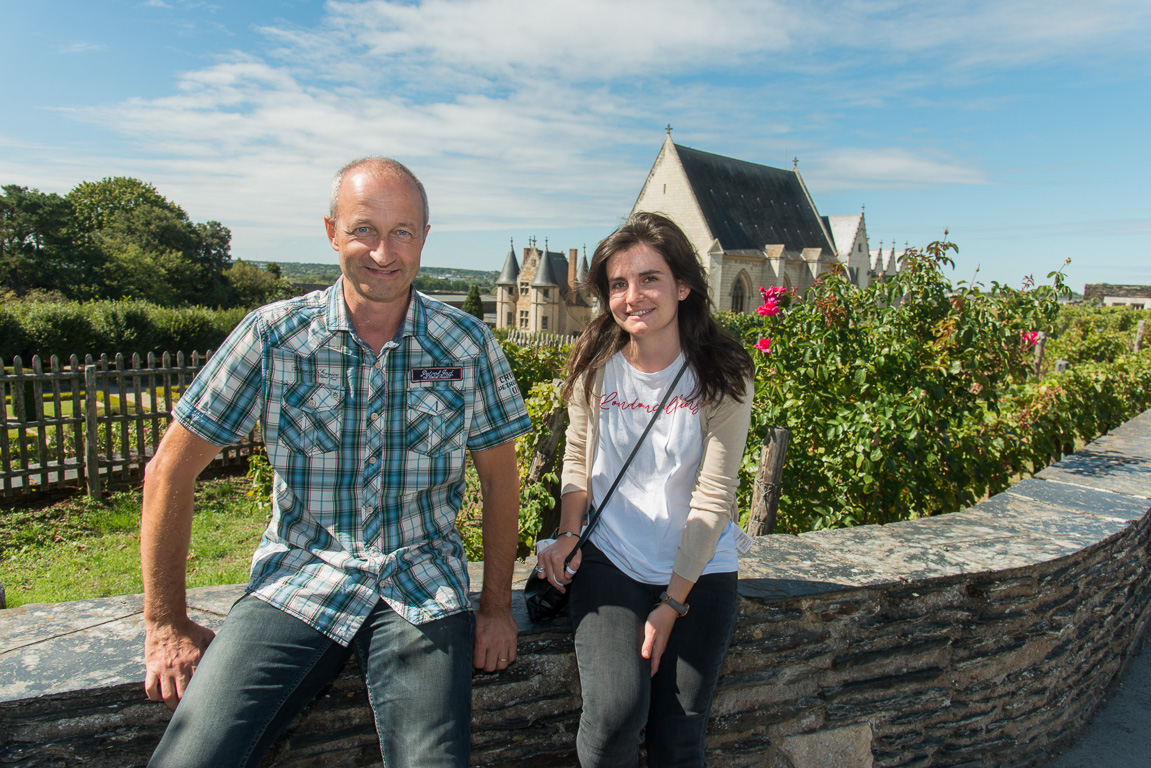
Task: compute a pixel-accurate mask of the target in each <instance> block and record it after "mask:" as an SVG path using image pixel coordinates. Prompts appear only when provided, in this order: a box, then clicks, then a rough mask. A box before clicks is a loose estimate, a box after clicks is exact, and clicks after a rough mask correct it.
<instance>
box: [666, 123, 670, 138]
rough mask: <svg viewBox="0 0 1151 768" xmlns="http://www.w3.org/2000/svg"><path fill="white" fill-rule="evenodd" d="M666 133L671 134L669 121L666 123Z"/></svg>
mask: <svg viewBox="0 0 1151 768" xmlns="http://www.w3.org/2000/svg"><path fill="white" fill-rule="evenodd" d="M667 135H668V136H671V123H668V124H667Z"/></svg>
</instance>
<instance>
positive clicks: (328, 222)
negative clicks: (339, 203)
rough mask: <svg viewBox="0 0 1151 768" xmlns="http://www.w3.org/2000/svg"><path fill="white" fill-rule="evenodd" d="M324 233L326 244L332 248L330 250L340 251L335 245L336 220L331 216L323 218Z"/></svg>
mask: <svg viewBox="0 0 1151 768" xmlns="http://www.w3.org/2000/svg"><path fill="white" fill-rule="evenodd" d="M324 231H325V232H327V234H328V243H329V244H330V245H331V246H332V250H334V251H338V250H340V246H339V245H337V244H336V220H335V219H333V218H332V217H331V216H325V217H324Z"/></svg>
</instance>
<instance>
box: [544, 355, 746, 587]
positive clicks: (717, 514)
mask: <svg viewBox="0 0 1151 768" xmlns="http://www.w3.org/2000/svg"><path fill="white" fill-rule="evenodd" d="M602 390H603V369H602V368H601V369H600V370H598V371H597V372H596V374H595V379H594V381H593V382H592V397H591V402H592V403H595V402H597V401H598V400H599V395H600V393H601V392H602ZM744 391H745V395H744V397H745V399H744V400H736V399H734V398H725V399H723V400H720V401H718V402H707V403H704V405H703V407H702V408H700V411H699V418H700V426H701V428H702V430H703V456H702V457H701V459H700V462H699V471H698V473H697V474H696V478H695V488H694V489H693V490H692V493H691V511H690V512H688V516H687V523H686V524H685V525H684V529H683V533H682V534H681V535H680V540H679V554H678V555H677V556H676V559H675V565H674V566H673V568H672V570H673V571H674V572H675V573H677V574H678V575H679V576H681V577H683V578H685V579H687V580H688V581H690V582H692V583H695V582H696V581H697V580H698V579H699V576H700V574H701V573H703V569H704V567H706V566H707V563H708V561H709V560H711V558H712V556H713V555H714V554H715V545H716V543H717V542H718V541H719V537H720V534H722V533H723V529H724V528H726V527H727V523H728V521H729V520H730V519H731V513H732V511H733V510H734V509H735V508H736V503H735V492H736V489H738V488H739V474H738V473H739V464H740V461H741V460H742V459H743V449H744V447H745V446H746V444H747V430H748V426H749V425H750V423H751V402H752V395H753V394H754V392H755V383H754V381H752V380H751V379H748V380H747V387H746V389H745V390H744ZM599 413H600V411H599V408H595V407H593V408H592V409H591V413H590V415H589V413H588V406H587V403H586V400H585V398H584V396H583V389H582V388H581V387H579V386H577V387H576V389H575V391H574V392H573V393H572V398H571V402H570V403H568V428H567V448H566V449H565V452H564V465H563V473H562V476H561V483H562V485H561V494H566V493H569V492H571V491H584V492H585V493H586V492H587V489H588V487H587V486H588V481H587V479H588V477H590V476H591V471H592V462H593V461H594V460H595V445H596V438H597V436H598V434H599ZM588 446H591V448H590V449H589V447H588Z"/></svg>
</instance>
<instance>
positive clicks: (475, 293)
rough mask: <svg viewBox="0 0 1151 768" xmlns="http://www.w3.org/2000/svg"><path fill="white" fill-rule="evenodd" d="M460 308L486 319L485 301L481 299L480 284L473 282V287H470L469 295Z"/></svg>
mask: <svg viewBox="0 0 1151 768" xmlns="http://www.w3.org/2000/svg"><path fill="white" fill-rule="evenodd" d="M460 309H462V310H463V311H465V312H467V313H468V314H469V315H472V316H473V317H478V318H479V319H480V320H483V319H484V303H483V302H482V301H481V300H480V287H479V286H478V285H475V284H474V283H473V284H472V287H471V288H469V289H468V296H467V298H466V299H464V304H463V306H462V307H460Z"/></svg>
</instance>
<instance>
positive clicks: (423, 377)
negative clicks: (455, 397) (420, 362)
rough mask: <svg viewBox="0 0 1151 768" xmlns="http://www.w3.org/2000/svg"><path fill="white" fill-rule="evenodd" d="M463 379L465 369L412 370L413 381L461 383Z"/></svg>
mask: <svg viewBox="0 0 1151 768" xmlns="http://www.w3.org/2000/svg"><path fill="white" fill-rule="evenodd" d="M463 378H464V369H463V368H459V367H447V368H413V369H412V381H461V380H462V379H463Z"/></svg>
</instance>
